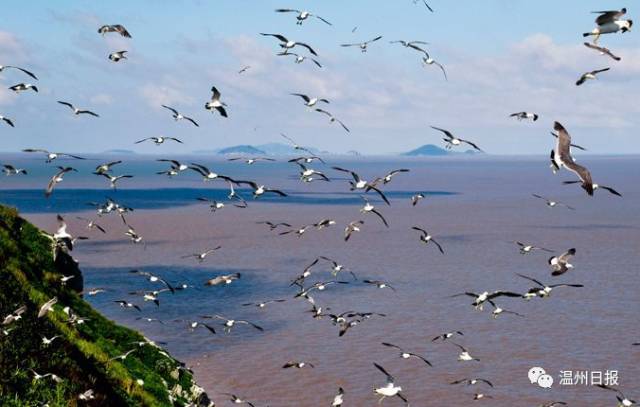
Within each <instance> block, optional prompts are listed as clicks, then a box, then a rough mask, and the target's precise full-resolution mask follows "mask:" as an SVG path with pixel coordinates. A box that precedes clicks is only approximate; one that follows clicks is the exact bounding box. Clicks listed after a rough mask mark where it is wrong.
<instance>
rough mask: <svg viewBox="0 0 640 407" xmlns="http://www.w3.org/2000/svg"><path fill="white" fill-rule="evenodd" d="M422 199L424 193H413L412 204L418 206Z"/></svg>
mask: <svg viewBox="0 0 640 407" xmlns="http://www.w3.org/2000/svg"><path fill="white" fill-rule="evenodd" d="M421 199H424V194H423V193H417V194H415V195H413V196H412V197H411V206H416V205H417V204H418V202H419V201H420V200H421Z"/></svg>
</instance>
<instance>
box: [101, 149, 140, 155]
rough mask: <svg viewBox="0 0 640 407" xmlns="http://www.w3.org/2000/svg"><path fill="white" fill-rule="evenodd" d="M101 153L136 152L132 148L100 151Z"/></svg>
mask: <svg viewBox="0 0 640 407" xmlns="http://www.w3.org/2000/svg"><path fill="white" fill-rule="evenodd" d="M102 154H137V153H136V152H135V151H133V150H123V149H114V150H107V151H104V152H102Z"/></svg>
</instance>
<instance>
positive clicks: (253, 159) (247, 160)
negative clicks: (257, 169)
mask: <svg viewBox="0 0 640 407" xmlns="http://www.w3.org/2000/svg"><path fill="white" fill-rule="evenodd" d="M238 160H243V161H244V163H245V164H248V165H253V164H255V163H257V162H258V161H272V162H273V161H276V160H275V159H273V158H268V157H250V158H245V157H233V158H229V159H228V160H227V161H238Z"/></svg>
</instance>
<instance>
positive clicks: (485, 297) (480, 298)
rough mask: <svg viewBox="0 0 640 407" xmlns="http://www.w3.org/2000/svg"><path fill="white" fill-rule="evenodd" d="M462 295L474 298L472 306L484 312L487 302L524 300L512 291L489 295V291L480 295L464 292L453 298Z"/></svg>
mask: <svg viewBox="0 0 640 407" xmlns="http://www.w3.org/2000/svg"><path fill="white" fill-rule="evenodd" d="M462 295H466V296H468V297H473V298H474V300H473V303H471V305H473V306H474V307H475V308H476V309H477V310H479V311H482V306H483V305H484V303H485V302H487V301H489V300H492V299H494V298H498V297H516V298H522V294H518V293H514V292H512V291H501V290H498V291H494V292H492V293H489V292H488V291H485V292H483V293H480V294H476V293H474V292H469V291H467V292H464V293H460V294H454V295H452V296H451V297H452V298H453V297H460V296H462Z"/></svg>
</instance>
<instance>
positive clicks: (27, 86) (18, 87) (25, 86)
mask: <svg viewBox="0 0 640 407" xmlns="http://www.w3.org/2000/svg"><path fill="white" fill-rule="evenodd" d="M29 89H31V90H32V91H34V92H36V93H37V92H38V87H37V86H36V85H32V84H30V83H19V84H17V85H13V86H11V87H10V88H9V90H12V91H14V92H16V93H20V92H24V91H25V90H29Z"/></svg>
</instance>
